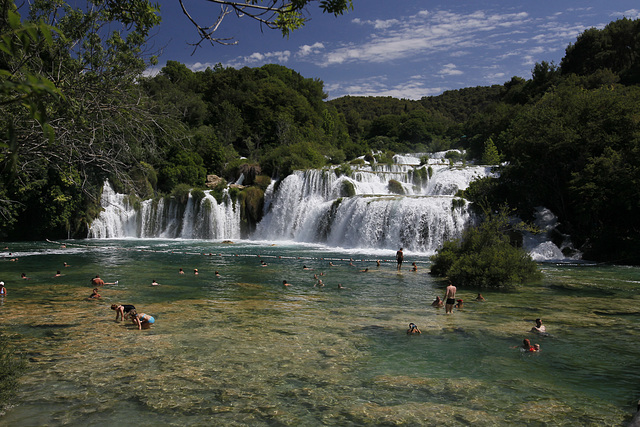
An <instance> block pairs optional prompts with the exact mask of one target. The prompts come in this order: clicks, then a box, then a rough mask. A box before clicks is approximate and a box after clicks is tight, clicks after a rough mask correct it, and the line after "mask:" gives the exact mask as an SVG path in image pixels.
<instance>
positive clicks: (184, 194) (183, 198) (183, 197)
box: [171, 184, 191, 205]
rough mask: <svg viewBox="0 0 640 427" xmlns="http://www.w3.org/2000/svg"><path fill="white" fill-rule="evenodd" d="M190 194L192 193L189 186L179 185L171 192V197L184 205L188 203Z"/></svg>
mask: <svg viewBox="0 0 640 427" xmlns="http://www.w3.org/2000/svg"><path fill="white" fill-rule="evenodd" d="M189 192H191V187H190V186H189V185H187V184H178V185H176V186H175V187H174V188H173V191H171V197H173V198H174V199H176V200H177V201H178V202H180V203H181V204H183V205H184V204H186V203H187V200H189Z"/></svg>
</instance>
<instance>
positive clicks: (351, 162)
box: [349, 159, 365, 166]
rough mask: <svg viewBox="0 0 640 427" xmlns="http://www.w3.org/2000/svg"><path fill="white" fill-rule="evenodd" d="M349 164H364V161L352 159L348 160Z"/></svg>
mask: <svg viewBox="0 0 640 427" xmlns="http://www.w3.org/2000/svg"><path fill="white" fill-rule="evenodd" d="M349 164H350V165H354V166H364V165H365V161H364V159H353V160H351V161H350V162H349Z"/></svg>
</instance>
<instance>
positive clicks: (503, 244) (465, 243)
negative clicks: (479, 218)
mask: <svg viewBox="0 0 640 427" xmlns="http://www.w3.org/2000/svg"><path fill="white" fill-rule="evenodd" d="M511 231H513V227H512V226H510V224H509V217H508V214H507V209H505V208H503V209H501V210H500V211H499V212H498V213H495V214H493V213H490V214H486V217H485V219H484V221H483V222H482V223H481V224H480V225H479V226H478V227H470V228H468V229H467V230H465V232H464V233H463V235H462V237H461V238H460V239H455V240H452V241H449V242H446V243H445V244H444V245H443V246H442V248H441V249H440V250H438V252H437V253H436V255H434V256H433V257H432V258H431V260H432V262H433V264H432V266H431V274H433V275H436V276H448V277H449V279H450V280H451V281H452V282H454V283H455V284H456V285H458V286H471V287H506V286H515V285H518V284H521V283H523V282H527V281H532V280H536V279H539V278H540V271H539V270H538V266H537V264H536V263H535V262H534V261H533V260H532V259H531V256H529V254H528V253H527V252H526V251H525V250H524V249H522V248H517V247H515V246H512V245H511V243H510V238H509V232H511Z"/></svg>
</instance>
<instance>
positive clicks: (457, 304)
mask: <svg viewBox="0 0 640 427" xmlns="http://www.w3.org/2000/svg"><path fill="white" fill-rule="evenodd" d="M462 306H463V301H462V300H461V299H459V300H458V302H457V303H456V305H455V307H456V308H457V309H458V310H461V309H462Z"/></svg>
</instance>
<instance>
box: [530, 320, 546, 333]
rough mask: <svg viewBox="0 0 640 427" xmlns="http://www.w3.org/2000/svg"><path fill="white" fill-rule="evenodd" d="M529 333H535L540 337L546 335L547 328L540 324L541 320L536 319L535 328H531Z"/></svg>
mask: <svg viewBox="0 0 640 427" xmlns="http://www.w3.org/2000/svg"><path fill="white" fill-rule="evenodd" d="M531 332H535V333H537V334H541V335H546V333H547V327H546V326H544V325H543V324H542V319H536V326H534V327H533V328H531Z"/></svg>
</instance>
